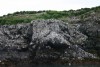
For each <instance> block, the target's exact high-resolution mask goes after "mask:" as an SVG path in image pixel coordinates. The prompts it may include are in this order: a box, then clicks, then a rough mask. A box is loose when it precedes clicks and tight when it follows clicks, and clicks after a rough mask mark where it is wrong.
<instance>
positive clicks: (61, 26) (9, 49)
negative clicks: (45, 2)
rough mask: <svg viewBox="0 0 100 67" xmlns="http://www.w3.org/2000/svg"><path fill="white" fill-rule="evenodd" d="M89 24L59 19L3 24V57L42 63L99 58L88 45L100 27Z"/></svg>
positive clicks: (0, 41)
mask: <svg viewBox="0 0 100 67" xmlns="http://www.w3.org/2000/svg"><path fill="white" fill-rule="evenodd" d="M86 25H87V24H86ZM86 25H85V24H67V23H65V22H63V21H59V20H35V21H32V22H31V23H26V24H17V25H1V26H0V60H2V61H3V60H14V61H19V60H24V59H30V60H32V61H35V62H40V63H41V62H51V61H57V60H62V61H63V60H64V61H65V60H66V61H68V60H75V59H80V60H82V59H84V58H92V59H93V58H98V55H96V54H92V53H91V52H89V51H88V50H89V48H88V47H87V45H91V43H92V42H94V41H90V40H91V39H90V38H91V37H92V36H93V37H95V36H100V30H99V28H97V27H96V28H95V26H93V27H92V26H91V24H90V25H89V24H88V25H89V26H87V27H88V28H87V27H86ZM98 27H99V26H98ZM91 32H92V33H91ZM95 32H97V33H95ZM99 42H100V41H98V44H99ZM98 46H99V45H98Z"/></svg>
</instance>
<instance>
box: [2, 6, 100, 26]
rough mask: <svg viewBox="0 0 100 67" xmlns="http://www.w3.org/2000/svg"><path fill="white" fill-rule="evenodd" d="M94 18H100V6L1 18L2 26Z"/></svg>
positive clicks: (10, 15) (17, 14) (26, 13)
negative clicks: (51, 20) (35, 21)
mask: <svg viewBox="0 0 100 67" xmlns="http://www.w3.org/2000/svg"><path fill="white" fill-rule="evenodd" d="M92 16H96V17H99V16H100V6H98V7H94V8H82V9H79V10H69V11H21V12H15V13H13V14H8V15H4V16H1V17H0V25H3V24H17V23H28V22H30V21H31V20H36V19H60V20H63V21H69V22H73V21H80V20H84V19H87V18H90V17H92Z"/></svg>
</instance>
